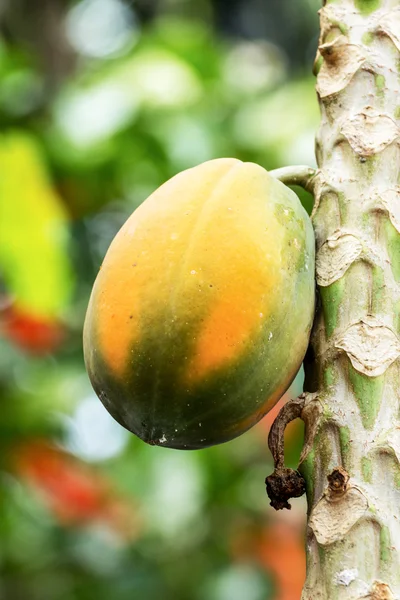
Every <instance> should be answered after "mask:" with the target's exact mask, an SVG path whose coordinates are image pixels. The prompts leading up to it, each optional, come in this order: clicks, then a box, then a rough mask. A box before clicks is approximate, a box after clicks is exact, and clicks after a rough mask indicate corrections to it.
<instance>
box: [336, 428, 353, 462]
mask: <svg viewBox="0 0 400 600" xmlns="http://www.w3.org/2000/svg"><path fill="white" fill-rule="evenodd" d="M339 441H340V451H341V453H342V462H343V464H345V463H346V462H347V458H348V456H349V453H350V441H351V438H350V429H349V428H348V427H345V426H343V427H340V428H339Z"/></svg>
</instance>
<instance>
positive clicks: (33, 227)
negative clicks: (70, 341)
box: [0, 131, 72, 321]
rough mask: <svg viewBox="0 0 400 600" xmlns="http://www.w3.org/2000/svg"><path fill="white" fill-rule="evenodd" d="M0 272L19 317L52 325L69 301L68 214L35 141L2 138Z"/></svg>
mask: <svg viewBox="0 0 400 600" xmlns="http://www.w3.org/2000/svg"><path fill="white" fill-rule="evenodd" d="M0 175H1V176H0V269H1V274H2V276H3V278H4V281H5V284H6V289H7V291H8V293H9V294H10V295H11V296H12V297H13V299H14V302H15V308H16V309H17V312H18V313H22V314H24V315H29V316H31V317H32V318H33V319H37V320H38V319H39V320H40V319H44V320H45V321H50V320H52V319H57V318H59V317H60V315H61V314H62V312H63V311H64V310H65V308H66V306H67V303H68V301H69V299H70V295H71V288H72V271H71V265H70V263H69V259H68V254H67V252H68V236H69V233H68V216H67V213H66V211H65V209H64V207H63V205H62V203H61V200H60V198H59V197H58V196H57V194H56V192H55V191H54V189H53V188H52V186H51V184H50V181H49V177H48V174H47V172H46V168H45V164H44V159H43V156H42V153H41V151H40V148H39V146H38V144H37V142H36V141H35V139H34V138H33V137H32V136H31V135H29V134H27V133H22V132H17V131H15V132H11V133H7V134H4V135H3V136H1V137H0Z"/></svg>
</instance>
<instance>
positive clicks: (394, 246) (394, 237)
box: [385, 218, 400, 281]
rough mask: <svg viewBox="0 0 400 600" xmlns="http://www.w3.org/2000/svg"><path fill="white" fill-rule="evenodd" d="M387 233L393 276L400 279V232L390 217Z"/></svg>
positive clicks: (387, 221) (386, 226)
mask: <svg viewBox="0 0 400 600" xmlns="http://www.w3.org/2000/svg"><path fill="white" fill-rule="evenodd" d="M385 233H386V245H387V251H388V254H389V258H390V263H391V267H392V272H393V277H394V278H395V280H396V281H400V234H399V232H398V231H397V229H395V228H394V227H393V225H392V223H391V221H390V219H389V218H386V222H385Z"/></svg>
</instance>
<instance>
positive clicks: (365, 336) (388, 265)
mask: <svg viewBox="0 0 400 600" xmlns="http://www.w3.org/2000/svg"><path fill="white" fill-rule="evenodd" d="M320 19H321V36H320V41H319V48H318V53H317V59H316V63H315V70H316V72H317V93H318V98H319V102H320V108H321V127H320V130H319V133H318V135H317V143H316V152H317V162H318V167H319V171H318V173H317V181H316V183H315V186H314V189H315V206H314V211H313V215H312V218H313V225H314V228H315V234H316V249H317V260H316V272H317V284H318V293H319V298H320V307H319V309H318V311H317V314H316V320H315V324H314V330H313V335H312V340H311V346H310V350H309V353H308V357H307V361H306V364H305V368H306V388H305V389H306V390H307V392H309V393H308V394H306V403H305V408H304V410H303V416H304V420H305V422H306V442H305V447H304V450H303V455H302V463H301V471H302V473H303V475H304V477H305V479H306V487H307V496H308V504H309V514H308V528H307V580H306V583H305V587H304V591H303V596H302V598H303V600H335V599H340V600H347V599H349V600H350V599H351V600H357V599H361V598H369V599H371V600H374V599H375V600H378V599H383V600H388V599H399V598H400V464H399V461H400V370H399V367H400V362H399V361H398V360H397V359H398V357H399V355H400V331H399V330H400V186H399V185H398V180H399V171H400V151H399V140H400V138H399V132H400V130H399V125H400V2H399V0H331V1H329V0H326V2H324V6H323V8H322V9H321V11H320Z"/></svg>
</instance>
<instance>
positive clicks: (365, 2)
mask: <svg viewBox="0 0 400 600" xmlns="http://www.w3.org/2000/svg"><path fill="white" fill-rule="evenodd" d="M380 5H381V0H354V6H355V7H356V9H357V10H359V11H360V13H361V14H362V15H364V16H367V15H370V14H371V13H373V12H374V11H375V10H378V8H379V7H380Z"/></svg>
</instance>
